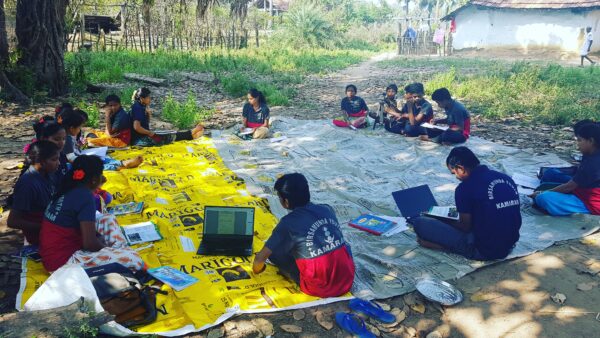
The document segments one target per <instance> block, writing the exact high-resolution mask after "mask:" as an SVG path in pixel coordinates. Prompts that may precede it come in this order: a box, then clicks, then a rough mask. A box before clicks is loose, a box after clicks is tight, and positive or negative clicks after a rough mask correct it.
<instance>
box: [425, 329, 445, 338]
mask: <svg viewBox="0 0 600 338" xmlns="http://www.w3.org/2000/svg"><path fill="white" fill-rule="evenodd" d="M425 338H443V336H442V334H441V333H440V332H439V331H432V332H429V334H428V335H427V336H425Z"/></svg>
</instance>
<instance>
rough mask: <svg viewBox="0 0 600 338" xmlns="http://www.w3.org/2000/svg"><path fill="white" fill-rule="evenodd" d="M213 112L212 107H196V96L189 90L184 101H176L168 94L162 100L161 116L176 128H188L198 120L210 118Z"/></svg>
mask: <svg viewBox="0 0 600 338" xmlns="http://www.w3.org/2000/svg"><path fill="white" fill-rule="evenodd" d="M214 113H215V110H214V109H205V108H201V107H198V104H197V103H196V97H195V96H194V94H192V93H191V92H189V93H188V96H187V98H186V100H185V101H184V102H178V101H177V100H175V98H174V97H173V95H171V94H169V95H167V97H166V98H165V100H164V102H163V110H162V116H163V117H164V118H165V120H167V121H169V122H171V123H172V124H173V125H174V126H175V127H177V129H189V128H192V127H193V126H195V125H196V124H197V123H198V122H202V121H204V120H206V119H208V118H210V117H211V116H212V115H213V114H214Z"/></svg>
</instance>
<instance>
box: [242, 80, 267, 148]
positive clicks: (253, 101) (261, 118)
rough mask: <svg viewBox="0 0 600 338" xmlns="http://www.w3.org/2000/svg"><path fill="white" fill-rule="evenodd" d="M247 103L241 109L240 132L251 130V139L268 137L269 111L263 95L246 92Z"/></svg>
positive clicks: (257, 92) (253, 91)
mask: <svg viewBox="0 0 600 338" xmlns="http://www.w3.org/2000/svg"><path fill="white" fill-rule="evenodd" d="M247 95H248V102H246V104H244V108H243V109H242V131H243V130H244V129H246V128H250V129H252V134H251V135H252V138H255V139H262V138H267V137H269V120H270V117H271V115H270V111H269V107H268V106H267V99H266V98H265V95H264V94H263V93H262V92H261V91H259V90H257V89H255V88H250V90H248V94H247Z"/></svg>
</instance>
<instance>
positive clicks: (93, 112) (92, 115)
mask: <svg viewBox="0 0 600 338" xmlns="http://www.w3.org/2000/svg"><path fill="white" fill-rule="evenodd" d="M76 107H78V108H79V109H81V110H83V111H84V112H86V113H87V114H88V121H87V123H86V126H87V127H90V128H98V126H99V125H100V108H98V106H97V105H96V104H95V103H89V102H86V101H84V100H82V101H80V102H79V103H78V104H77V105H76Z"/></svg>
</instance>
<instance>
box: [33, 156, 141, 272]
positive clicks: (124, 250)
mask: <svg viewBox="0 0 600 338" xmlns="http://www.w3.org/2000/svg"><path fill="white" fill-rule="evenodd" d="M102 167H103V165H102V160H101V159H100V158H99V157H97V156H87V155H81V156H79V157H77V158H76V159H75V161H74V162H73V167H72V168H71V170H69V171H68V172H67V175H66V177H65V178H64V180H63V182H62V185H61V188H60V190H59V191H58V193H57V194H56V196H55V197H54V199H53V200H52V201H51V202H50V205H48V208H47V209H46V212H45V213H44V220H43V222H42V230H41V233H40V255H41V256H42V263H43V264H44V267H45V268H46V270H48V271H49V272H52V271H55V270H57V269H58V268H60V267H61V266H63V265H65V264H67V263H74V264H80V265H82V266H84V267H94V266H98V265H105V264H109V263H120V264H121V265H124V266H126V267H127V268H129V269H131V270H140V269H142V267H143V265H144V262H143V261H142V259H141V258H140V256H139V255H138V254H137V252H135V251H134V250H132V249H130V248H129V247H128V246H127V243H126V242H125V239H124V238H123V234H122V232H121V230H120V228H119V225H118V224H117V223H116V221H115V218H114V216H112V215H108V217H103V218H101V219H99V220H98V221H97V220H96V201H95V199H94V194H93V193H94V191H96V190H97V189H98V188H99V187H100V185H101V184H102Z"/></svg>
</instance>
